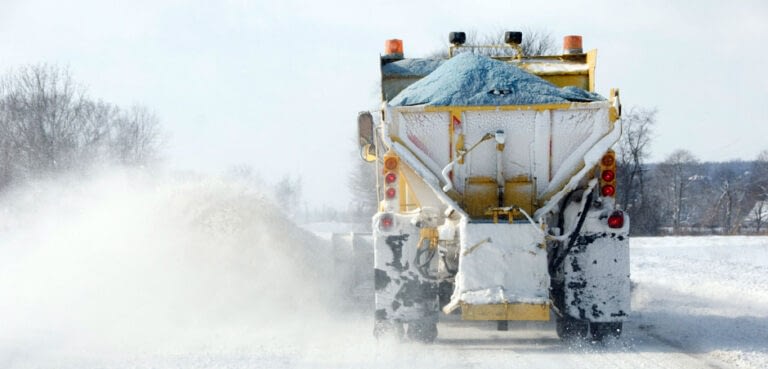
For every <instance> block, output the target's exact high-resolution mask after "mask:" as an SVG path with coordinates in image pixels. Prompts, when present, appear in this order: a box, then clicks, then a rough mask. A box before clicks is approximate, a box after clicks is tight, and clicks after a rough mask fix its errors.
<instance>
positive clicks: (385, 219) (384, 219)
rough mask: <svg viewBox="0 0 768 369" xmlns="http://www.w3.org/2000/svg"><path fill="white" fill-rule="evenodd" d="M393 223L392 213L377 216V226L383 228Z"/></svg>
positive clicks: (390, 226)
mask: <svg viewBox="0 0 768 369" xmlns="http://www.w3.org/2000/svg"><path fill="white" fill-rule="evenodd" d="M393 224H395V219H394V218H393V217H392V214H384V215H382V216H381V218H379V228H381V229H383V230H387V229H390V228H392V225H393Z"/></svg>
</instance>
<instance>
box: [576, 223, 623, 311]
mask: <svg viewBox="0 0 768 369" xmlns="http://www.w3.org/2000/svg"><path fill="white" fill-rule="evenodd" d="M563 264H564V265H563V277H564V285H563V290H564V294H565V296H564V297H565V301H564V303H565V313H566V314H568V315H570V316H571V317H574V318H577V319H580V320H588V321H590V322H621V321H624V320H625V319H626V317H627V316H628V314H629V310H630V289H629V284H630V283H629V282H630V280H629V238H628V237H627V235H626V234H625V233H612V232H596V233H582V234H580V235H579V236H577V238H576V242H575V243H574V247H573V248H572V249H571V250H570V252H569V253H568V255H567V256H566V258H565V260H564V263H563Z"/></svg>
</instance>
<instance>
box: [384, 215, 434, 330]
mask: <svg viewBox="0 0 768 369" xmlns="http://www.w3.org/2000/svg"><path fill="white" fill-rule="evenodd" d="M376 224H377V217H374V225H376ZM373 236H374V237H373V243H374V290H375V295H376V308H375V318H376V320H379V321H381V320H389V321H398V322H412V321H417V320H419V321H424V320H425V319H426V320H432V319H434V320H436V319H437V312H438V300H437V296H438V291H439V289H438V281H437V280H436V279H435V278H433V277H431V276H430V275H429V270H430V269H433V268H434V267H433V264H434V265H436V262H437V257H432V258H430V257H429V255H428V254H427V253H428V252H429V250H428V248H426V247H425V246H422V248H419V247H418V241H419V229H418V228H416V227H415V226H413V225H411V224H410V222H409V221H408V217H405V216H396V220H395V224H394V225H393V226H392V230H391V231H389V232H385V231H381V230H375V231H374V235H373Z"/></svg>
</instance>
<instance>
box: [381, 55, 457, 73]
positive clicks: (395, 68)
mask: <svg viewBox="0 0 768 369" xmlns="http://www.w3.org/2000/svg"><path fill="white" fill-rule="evenodd" d="M444 62H445V59H403V60H398V61H395V62H391V63H387V64H384V66H383V67H381V72H382V74H383V75H385V76H398V77H424V76H426V75H427V74H430V73H432V72H433V71H434V70H435V69H437V67H439V66H440V65H441V64H443V63H444Z"/></svg>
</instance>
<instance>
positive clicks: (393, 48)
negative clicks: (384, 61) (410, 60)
mask: <svg viewBox="0 0 768 369" xmlns="http://www.w3.org/2000/svg"><path fill="white" fill-rule="evenodd" d="M384 54H386V55H392V54H395V55H403V40H398V39H396V38H393V39H391V40H387V41H385V42H384Z"/></svg>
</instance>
